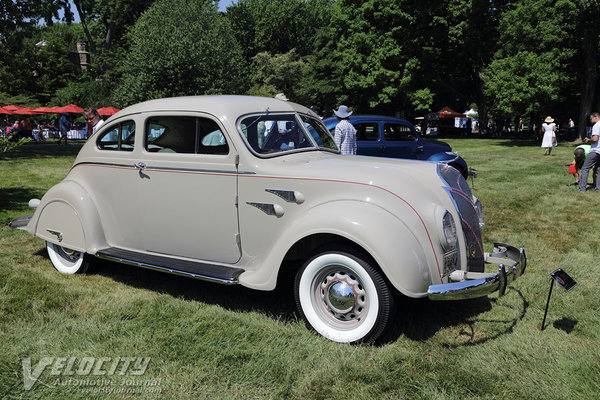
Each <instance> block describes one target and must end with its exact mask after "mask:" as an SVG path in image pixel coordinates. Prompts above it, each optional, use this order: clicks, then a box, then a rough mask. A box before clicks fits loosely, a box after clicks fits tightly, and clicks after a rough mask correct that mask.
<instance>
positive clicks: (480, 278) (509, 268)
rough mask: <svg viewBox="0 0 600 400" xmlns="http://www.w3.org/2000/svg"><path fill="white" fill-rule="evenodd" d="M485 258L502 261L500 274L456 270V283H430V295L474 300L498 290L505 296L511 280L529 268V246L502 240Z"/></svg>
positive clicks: (436, 297)
mask: <svg viewBox="0 0 600 400" xmlns="http://www.w3.org/2000/svg"><path fill="white" fill-rule="evenodd" d="M484 261H485V263H487V264H499V268H498V273H496V274H489V273H481V272H468V271H454V272H453V273H452V274H450V280H452V281H455V282H452V283H443V284H439V285H431V286H429V290H428V291H427V295H428V297H429V298H430V299H431V300H463V299H474V298H476V297H483V296H487V295H488V294H490V293H493V292H495V291H496V290H497V291H498V292H499V295H500V296H502V295H504V292H505V291H506V287H507V285H508V283H509V282H512V281H514V280H515V279H517V278H518V277H520V276H521V275H523V273H524V272H525V268H526V267H527V256H526V255H525V249H523V248H521V249H517V248H516V247H513V246H509V245H507V244H502V243H494V252H493V253H485V257H484Z"/></svg>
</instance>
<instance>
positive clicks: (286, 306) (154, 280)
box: [40, 250, 300, 321]
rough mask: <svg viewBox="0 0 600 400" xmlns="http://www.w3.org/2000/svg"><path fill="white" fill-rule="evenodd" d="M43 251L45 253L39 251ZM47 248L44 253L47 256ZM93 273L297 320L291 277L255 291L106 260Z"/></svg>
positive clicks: (232, 308)
mask: <svg viewBox="0 0 600 400" xmlns="http://www.w3.org/2000/svg"><path fill="white" fill-rule="evenodd" d="M40 253H42V252H40ZM44 253H46V252H45V250H44V251H43V253H42V254H40V255H42V256H44ZM93 273H95V274H98V275H101V276H105V277H108V278H111V279H114V280H115V281H117V282H121V283H124V284H126V285H129V286H132V287H135V288H141V289H147V290H153V291H156V292H159V293H166V294H169V295H171V296H173V297H176V298H182V299H185V300H192V301H200V302H202V303H206V304H212V305H217V306H220V307H223V308H225V309H227V310H230V311H235V312H251V311H256V312H259V313H262V314H265V315H268V316H271V317H275V318H277V319H279V320H283V321H296V320H298V319H299V318H300V316H299V315H297V314H296V309H295V304H294V292H293V289H292V288H293V286H291V282H288V280H290V279H291V278H290V277H289V276H285V277H283V278H282V284H281V285H278V287H277V289H275V290H274V291H269V292H265V291H259V290H252V289H248V288H246V287H243V286H240V285H233V286H228V285H220V284H217V283H212V282H205V281H201V280H197V279H190V278H186V277H182V276H177V275H170V274H165V273H163V272H158V271H152V270H148V269H145V268H139V267H134V266H129V265H124V264H119V263H115V262H110V261H107V260H99V259H95V260H94V269H93Z"/></svg>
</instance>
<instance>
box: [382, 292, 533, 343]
mask: <svg viewBox="0 0 600 400" xmlns="http://www.w3.org/2000/svg"><path fill="white" fill-rule="evenodd" d="M506 293H507V294H506V295H507V296H514V295H515V294H516V295H517V296H518V297H519V303H520V305H519V307H518V308H513V307H510V308H511V309H513V310H514V311H516V312H517V313H518V314H517V315H516V316H514V317H507V318H500V319H485V318H482V317H479V316H480V315H481V314H484V313H486V312H488V311H490V310H491V309H492V308H493V307H500V305H498V304H495V303H497V299H496V298H495V297H493V296H495V295H494V294H492V295H491V296H492V297H481V298H477V299H471V300H458V301H430V300H426V299H410V298H403V299H401V301H400V304H399V307H398V308H399V311H398V319H397V321H395V323H394V324H393V326H392V329H390V332H389V338H387V341H395V340H397V339H398V338H399V337H400V336H401V335H404V336H406V337H408V338H411V339H413V340H419V341H422V340H427V339H429V338H431V337H432V336H433V335H435V334H436V333H437V332H438V331H439V330H441V329H444V328H448V327H458V328H461V329H460V332H459V333H458V336H460V338H461V339H460V340H457V341H456V342H455V343H444V344H443V346H444V347H448V348H457V347H464V346H475V345H479V344H483V343H486V342H488V341H490V340H494V339H497V338H499V337H501V336H503V335H505V334H509V333H511V332H512V331H513V329H514V327H515V326H516V325H517V323H518V322H519V321H521V320H522V319H523V317H525V313H526V312H527V308H529V302H528V301H527V300H526V299H525V296H523V293H521V291H519V290H518V289H515V288H510V287H509V288H507V292H506ZM513 314H514V313H513ZM482 323H483V324H486V325H488V326H491V327H492V329H491V331H492V332H482V331H480V330H478V329H477V328H476V327H475V325H476V324H482Z"/></svg>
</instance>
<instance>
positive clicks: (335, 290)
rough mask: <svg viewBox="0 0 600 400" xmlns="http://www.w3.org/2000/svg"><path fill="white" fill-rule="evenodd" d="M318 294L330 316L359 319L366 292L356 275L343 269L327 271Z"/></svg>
mask: <svg viewBox="0 0 600 400" xmlns="http://www.w3.org/2000/svg"><path fill="white" fill-rule="evenodd" d="M319 295H320V298H321V301H322V303H323V305H324V306H325V308H326V310H327V311H328V312H329V314H330V315H331V316H333V317H334V318H335V319H337V320H340V321H344V322H346V321H348V322H349V321H355V322H358V321H360V320H361V318H362V316H363V314H364V313H365V311H366V303H367V298H366V297H367V293H366V292H365V290H364V288H363V287H362V285H361V283H360V282H359V281H358V279H357V278H356V277H354V276H353V275H350V274H348V273H346V272H343V271H334V272H330V273H328V274H327V275H326V276H325V277H324V279H322V280H321V284H320V285H319Z"/></svg>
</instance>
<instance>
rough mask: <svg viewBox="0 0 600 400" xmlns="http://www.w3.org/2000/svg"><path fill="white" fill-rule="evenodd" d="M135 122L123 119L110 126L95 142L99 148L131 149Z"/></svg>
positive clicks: (133, 140)
mask: <svg viewBox="0 0 600 400" xmlns="http://www.w3.org/2000/svg"><path fill="white" fill-rule="evenodd" d="M134 142H135V122H133V121H125V122H121V123H120V124H117V125H114V126H112V127H111V128H110V129H109V130H108V131H106V132H104V133H103V134H102V136H100V137H99V138H98V141H97V142H96V143H97V145H98V148H99V149H100V150H117V151H133V146H134Z"/></svg>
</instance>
